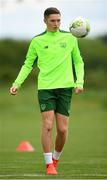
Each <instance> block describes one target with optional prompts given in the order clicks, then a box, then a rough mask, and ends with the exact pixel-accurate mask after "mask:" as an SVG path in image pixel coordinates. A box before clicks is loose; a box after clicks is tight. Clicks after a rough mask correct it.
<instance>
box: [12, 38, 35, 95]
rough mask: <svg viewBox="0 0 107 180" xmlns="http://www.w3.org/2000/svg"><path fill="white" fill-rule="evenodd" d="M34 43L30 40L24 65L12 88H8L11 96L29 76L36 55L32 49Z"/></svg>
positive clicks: (33, 48)
mask: <svg viewBox="0 0 107 180" xmlns="http://www.w3.org/2000/svg"><path fill="white" fill-rule="evenodd" d="M34 43H35V42H34V40H32V41H31V43H30V46H29V49H28V52H27V55H26V59H25V62H24V65H23V66H22V68H21V70H20V72H19V74H18V76H17V78H16V80H15V81H14V83H13V85H12V87H11V88H10V93H11V94H13V95H15V94H16V93H17V90H18V89H19V87H20V86H21V84H22V83H23V82H24V80H25V79H26V78H27V76H28V75H29V73H30V72H31V70H32V68H33V64H34V62H35V60H36V58H37V53H36V49H35V47H34Z"/></svg>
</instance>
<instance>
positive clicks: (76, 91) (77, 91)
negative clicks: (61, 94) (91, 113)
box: [75, 87, 83, 94]
mask: <svg viewBox="0 0 107 180" xmlns="http://www.w3.org/2000/svg"><path fill="white" fill-rule="evenodd" d="M82 92H83V88H80V87H77V88H75V94H80V93H82Z"/></svg>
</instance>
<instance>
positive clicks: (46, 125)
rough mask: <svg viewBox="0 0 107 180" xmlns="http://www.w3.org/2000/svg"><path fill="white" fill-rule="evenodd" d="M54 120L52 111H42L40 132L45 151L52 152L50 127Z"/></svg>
mask: <svg viewBox="0 0 107 180" xmlns="http://www.w3.org/2000/svg"><path fill="white" fill-rule="evenodd" d="M53 122H54V111H53V110H51V111H46V112H42V134H41V141H42V146H43V150H44V152H45V153H48V152H52V128H53Z"/></svg>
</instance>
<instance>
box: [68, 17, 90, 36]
mask: <svg viewBox="0 0 107 180" xmlns="http://www.w3.org/2000/svg"><path fill="white" fill-rule="evenodd" d="M69 30H70V32H71V34H72V35H73V36H75V37H77V38H83V37H85V36H87V35H88V33H89V31H90V23H89V21H88V20H87V19H84V18H82V17H78V18H76V19H74V20H73V21H72V22H71V23H70V25H69Z"/></svg>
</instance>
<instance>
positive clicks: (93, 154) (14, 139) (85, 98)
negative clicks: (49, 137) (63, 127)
mask: <svg viewBox="0 0 107 180" xmlns="http://www.w3.org/2000/svg"><path fill="white" fill-rule="evenodd" d="M29 86H30V87H22V89H21V90H20V92H19V93H18V95H17V96H11V95H10V94H9V87H3V88H1V90H0V179H107V94H106V91H104V90H101V91H95V90H93V91H91V90H88V91H86V92H85V93H84V94H81V95H74V96H73V100H72V106H71V109H72V111H71V115H70V122H69V136H68V140H67V143H66V145H65V147H64V151H63V153H62V156H61V158H60V162H59V165H58V173H59V174H58V175H57V176H46V175H45V165H44V159H43V154H42V153H43V152H42V147H41V143H40V134H41V117H40V112H39V107H38V101H37V92H36V90H35V87H33V86H31V85H29ZM53 138H55V128H54V131H53ZM25 140H27V141H29V142H30V143H31V144H32V146H33V147H34V148H35V152H29V153H28V152H22V153H21V152H16V148H17V146H18V145H19V144H20V143H21V142H22V141H25ZM53 145H54V144H53Z"/></svg>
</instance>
